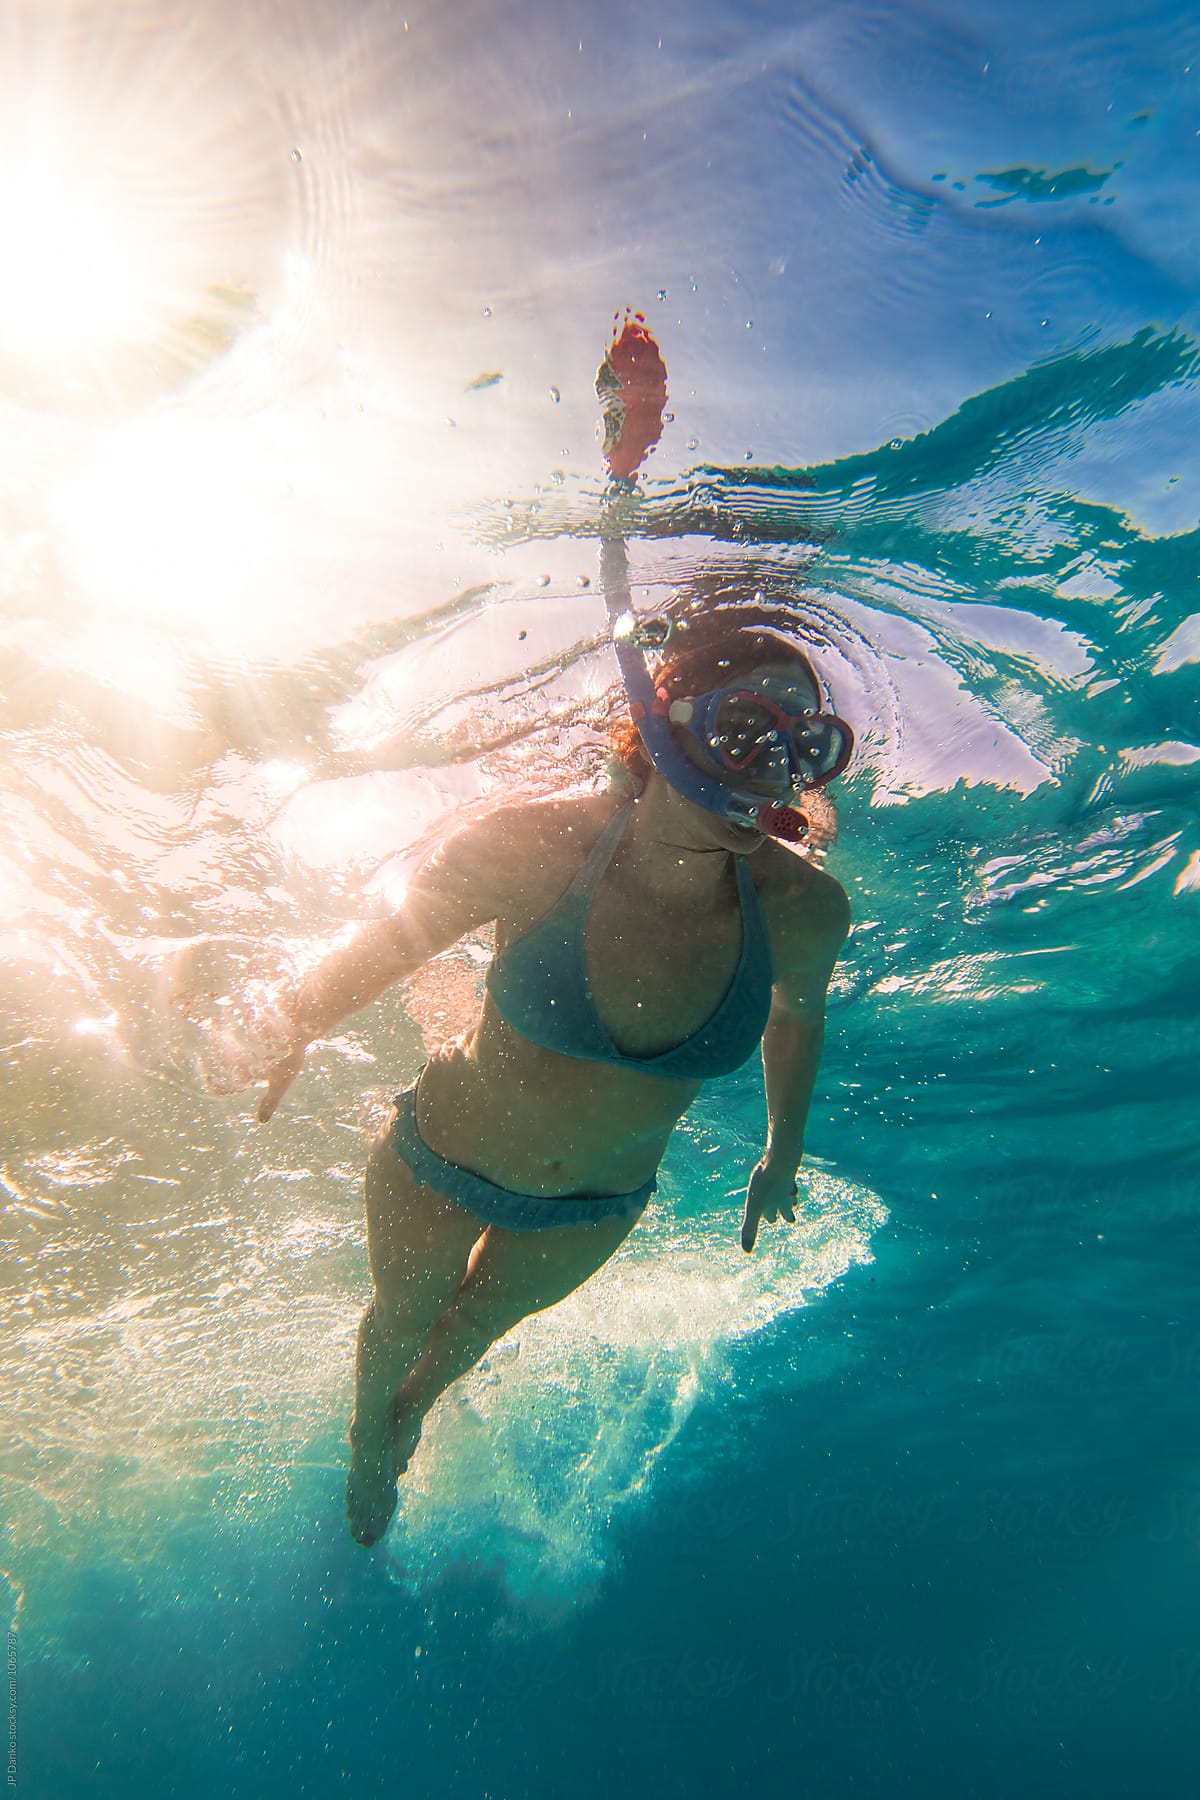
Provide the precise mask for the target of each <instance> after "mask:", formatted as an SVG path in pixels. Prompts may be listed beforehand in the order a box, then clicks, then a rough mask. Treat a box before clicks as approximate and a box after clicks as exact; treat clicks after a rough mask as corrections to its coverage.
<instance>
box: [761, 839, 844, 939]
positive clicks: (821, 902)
mask: <svg viewBox="0 0 1200 1800" xmlns="http://www.w3.org/2000/svg"><path fill="white" fill-rule="evenodd" d="M753 871H754V883H755V886H756V887H757V889H758V896H759V899H760V900H761V902H762V905H763V910H764V911H765V912H766V914H767V917H768V919H773V920H777V921H778V922H779V923H780V924H781V925H785V926H786V925H793V926H801V927H803V929H804V930H805V932H812V931H814V930H817V931H820V932H821V933H822V935H825V934H828V935H829V936H830V937H834V936H836V937H837V938H838V940H839V942H840V940H841V939H842V938H844V937H845V935H846V933H847V931H848V930H849V929H850V901H849V899H848V897H847V895H846V890H845V888H844V887H843V886H842V884H841V882H840V881H837V880H835V878H834V877H833V876H832V875H830V874H829V873H828V872H827V871H826V870H825V869H821V868H818V867H817V865H816V864H815V863H813V862H810V860H809V859H808V857H807V856H798V855H797V854H796V852H795V851H794V850H787V849H785V848H784V846H783V845H782V844H777V843H774V842H773V841H772V840H770V839H768V840H767V842H766V843H765V844H764V845H763V846H762V848H761V850H759V851H758V853H757V854H756V856H755V857H754V860H753Z"/></svg>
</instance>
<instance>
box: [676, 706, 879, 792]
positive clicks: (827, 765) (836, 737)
mask: <svg viewBox="0 0 1200 1800" xmlns="http://www.w3.org/2000/svg"><path fill="white" fill-rule="evenodd" d="M656 699H657V701H658V704H659V705H660V706H661V705H665V706H666V713H667V718H668V720H669V721H670V723H671V724H672V725H678V726H681V727H682V729H683V730H684V731H686V732H687V734H688V736H689V737H690V738H691V739H692V741H693V743H696V744H698V745H699V746H700V748H701V750H703V751H704V752H705V754H706V755H707V756H708V757H709V758H710V759H711V760H712V761H714V762H716V763H719V764H720V766H721V767H722V768H723V769H725V770H727V771H728V772H729V774H731V775H749V776H750V777H751V778H752V779H753V780H755V781H761V782H770V783H772V784H773V785H774V786H776V787H777V788H778V789H779V790H780V791H781V792H782V791H786V792H790V793H795V792H798V791H800V790H802V789H804V788H814V787H823V786H824V785H825V783H826V782H827V781H832V780H833V779H834V777H835V776H837V775H840V774H841V772H842V770H843V769H844V768H845V767H846V764H847V763H848V762H849V761H850V757H851V754H852V752H853V749H854V734H853V733H852V732H851V730H850V727H849V726H848V725H847V724H845V723H844V721H843V720H841V719H838V718H835V717H834V715H833V714H832V713H822V712H819V711H813V710H810V709H809V708H807V707H804V706H796V705H794V704H788V703H786V702H781V701H780V700H778V699H773V698H772V697H771V696H770V695H768V694H763V693H760V692H758V691H757V690H756V689H754V688H736V687H727V688H713V689H712V690H711V691H710V692H708V693H706V694H696V695H692V696H691V697H690V698H682V699H678V700H670V699H669V698H668V696H667V694H666V692H665V690H664V689H661V688H660V689H659V690H658V693H657V695H656Z"/></svg>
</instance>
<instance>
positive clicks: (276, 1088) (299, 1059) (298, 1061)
mask: <svg viewBox="0 0 1200 1800" xmlns="http://www.w3.org/2000/svg"><path fill="white" fill-rule="evenodd" d="M303 1063H304V1051H303V1050H295V1051H293V1053H292V1054H291V1056H288V1057H285V1058H284V1060H283V1062H279V1063H276V1064H275V1067H274V1068H273V1069H272V1070H270V1072H269V1073H268V1075H267V1091H266V1093H265V1094H264V1095H263V1097H262V1099H261V1100H260V1101H259V1103H258V1122H259V1124H260V1125H265V1124H266V1122H267V1120H268V1119H269V1118H270V1117H271V1114H272V1113H273V1112H274V1111H275V1108H276V1107H277V1106H278V1105H279V1102H280V1101H281V1100H282V1099H283V1096H284V1095H285V1094H286V1093H287V1091H288V1089H289V1088H290V1087H291V1085H292V1083H293V1081H295V1079H296V1077H297V1075H298V1074H299V1073H300V1070H301V1067H302V1066H303Z"/></svg>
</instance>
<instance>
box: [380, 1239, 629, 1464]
mask: <svg viewBox="0 0 1200 1800" xmlns="http://www.w3.org/2000/svg"><path fill="white" fill-rule="evenodd" d="M639 1217H640V1214H638V1215H635V1216H634V1217H633V1218H624V1219H620V1218H613V1219H602V1220H600V1221H599V1222H598V1223H596V1224H594V1225H554V1226H551V1227H550V1229H549V1230H546V1231H505V1230H504V1229H503V1228H502V1227H501V1226H499V1225H489V1226H488V1228H487V1230H486V1232H485V1233H484V1235H483V1237H482V1238H481V1239H480V1240H479V1242H478V1243H477V1244H476V1245H475V1248H474V1250H473V1251H472V1252H471V1258H470V1262H469V1263H468V1265H467V1271H466V1274H465V1275H464V1276H463V1279H462V1282H461V1284H460V1286H459V1288H458V1291H457V1292H456V1293H455V1295H454V1297H453V1299H452V1300H451V1301H450V1303H449V1305H448V1306H447V1307H446V1308H445V1310H444V1311H443V1312H442V1314H441V1316H440V1317H439V1318H438V1320H437V1322H436V1324H435V1325H434V1327H433V1330H432V1331H431V1332H430V1334H429V1341H428V1343H427V1345H426V1347H425V1350H424V1353H423V1354H422V1356H421V1358H420V1360H419V1362H417V1364H416V1366H415V1367H414V1368H413V1370H412V1372H411V1374H409V1376H408V1377H407V1379H406V1380H405V1382H404V1384H403V1386H402V1387H401V1389H400V1392H399V1395H398V1396H397V1402H396V1426H395V1439H394V1446H393V1453H394V1457H395V1464H394V1467H395V1471H396V1473H397V1474H402V1473H403V1471H404V1470H405V1468H407V1466H408V1461H409V1458H410V1457H411V1455H412V1453H413V1451H414V1450H415V1449H416V1447H417V1443H418V1442H419V1440H420V1436H421V1422H422V1420H423V1419H424V1417H425V1414H426V1413H427V1412H428V1411H429V1409H430V1407H431V1406H432V1405H433V1403H434V1401H435V1400H436V1399H437V1398H438V1396H439V1395H440V1394H443V1393H445V1391H446V1389H447V1388H448V1387H449V1386H450V1385H451V1383H452V1382H455V1381H457V1380H458V1379H459V1377H460V1376H462V1375H465V1374H466V1373H467V1371H468V1370H469V1369H473V1368H474V1367H475V1364H476V1363H477V1362H478V1361H479V1360H480V1358H481V1357H482V1356H483V1355H484V1354H485V1352H486V1351H487V1350H489V1349H490V1348H491V1346H492V1345H493V1344H494V1343H495V1342H496V1340H497V1339H498V1338H502V1337H503V1336H504V1334H505V1332H507V1331H511V1330H512V1328H513V1326H514V1325H518V1324H520V1322H521V1320H522V1319H526V1318H528V1317H529V1315H530V1313H536V1312H544V1311H545V1310H546V1308H547V1307H549V1306H555V1305H557V1303H558V1301H560V1300H565V1299H566V1297H567V1295H568V1294H572V1293H574V1291H575V1289H576V1288H577V1287H581V1286H582V1285H583V1283H584V1282H585V1281H586V1280H587V1279H588V1277H589V1276H590V1275H594V1274H595V1272H596V1270H597V1269H599V1268H601V1267H602V1266H603V1264H604V1263H606V1262H607V1261H608V1259H609V1257H610V1256H611V1255H612V1254H613V1252H614V1250H616V1249H617V1248H618V1246H619V1245H620V1244H621V1243H623V1241H624V1240H625V1238H627V1237H628V1236H629V1233H630V1232H631V1231H632V1230H633V1227H634V1226H635V1225H636V1224H637V1221H638V1218H639Z"/></svg>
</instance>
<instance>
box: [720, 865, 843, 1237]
mask: <svg viewBox="0 0 1200 1800" xmlns="http://www.w3.org/2000/svg"><path fill="white" fill-rule="evenodd" d="M809 899H810V906H809V907H806V908H804V909H803V912H802V915H801V917H800V918H798V919H797V921H796V927H795V928H794V929H789V930H786V931H784V932H783V933H781V934H780V944H779V948H778V949H777V951H776V959H777V967H776V974H777V979H776V982H775V987H774V990H773V993H772V997H771V1013H770V1017H769V1018H768V1020H767V1028H766V1030H765V1031H764V1033H763V1041H762V1060H763V1081H764V1085H765V1087H766V1095H767V1143H766V1149H765V1150H764V1152H763V1156H762V1159H761V1161H760V1162H759V1163H758V1165H757V1167H756V1168H755V1170H754V1172H753V1174H752V1175H751V1177H750V1184H749V1187H748V1188H747V1191H746V1213H745V1218H744V1219H743V1221H742V1248H743V1250H746V1251H750V1250H753V1248H754V1241H755V1238H756V1237H757V1235H758V1227H759V1222H760V1220H762V1219H767V1220H774V1219H777V1218H785V1219H788V1220H790V1221H792V1222H794V1221H795V1217H796V1213H795V1206H794V1201H795V1197H796V1170H797V1168H798V1167H799V1165H800V1160H801V1158H802V1157H803V1155H804V1129H805V1126H806V1124H807V1122H808V1109H809V1107H810V1105H811V1104H812V1096H813V1088H814V1087H815V1085H816V1080H817V1069H818V1067H819V1066H820V1062H821V1048H822V1045H823V1044H824V1041H825V995H826V993H827V991H828V988H829V979H830V976H831V975H832V974H833V969H834V964H835V963H836V962H837V958H838V952H839V951H840V950H841V947H842V945H843V943H844V942H845V939H846V933H847V932H848V931H849V929H850V903H849V901H848V900H847V899H846V895H845V893H844V892H843V890H842V888H841V887H840V886H839V885H838V883H837V882H836V881H833V880H832V879H831V878H830V877H828V876H822V877H821V878H820V886H819V888H818V889H816V890H815V891H814V892H813V893H812V894H811V895H810V896H809Z"/></svg>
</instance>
